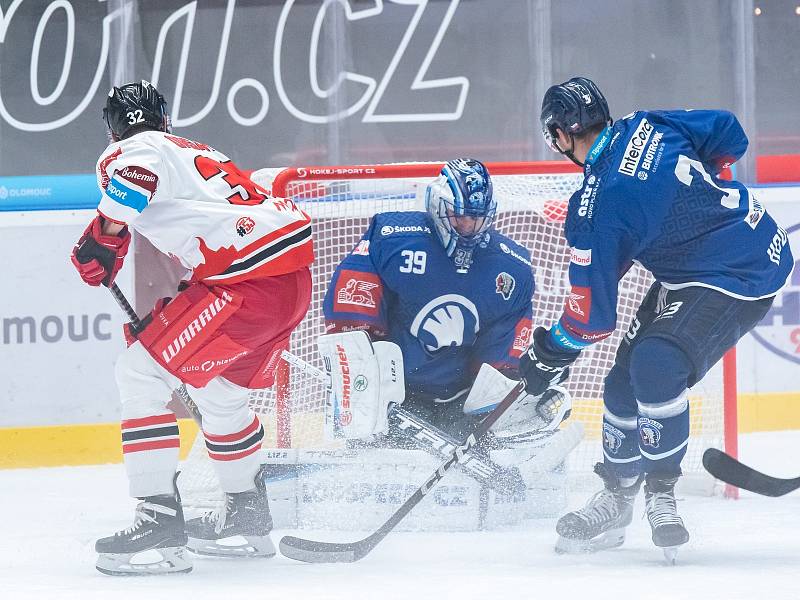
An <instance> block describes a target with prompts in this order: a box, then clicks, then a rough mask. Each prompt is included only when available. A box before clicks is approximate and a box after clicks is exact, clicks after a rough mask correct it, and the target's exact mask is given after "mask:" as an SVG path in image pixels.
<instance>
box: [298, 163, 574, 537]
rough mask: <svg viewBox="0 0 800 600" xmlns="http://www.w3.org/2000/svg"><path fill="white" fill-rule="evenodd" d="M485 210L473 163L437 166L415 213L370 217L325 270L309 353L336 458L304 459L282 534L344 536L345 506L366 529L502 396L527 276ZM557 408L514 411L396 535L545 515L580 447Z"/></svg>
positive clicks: (512, 365) (487, 203)
mask: <svg viewBox="0 0 800 600" xmlns="http://www.w3.org/2000/svg"><path fill="white" fill-rule="evenodd" d="M496 210H497V204H496V201H495V200H494V197H493V194H492V182H491V178H490V175H489V173H488V171H487V169H486V167H485V166H484V165H483V164H482V163H480V162H479V161H477V160H472V159H458V160H453V161H450V162H448V163H447V164H446V165H445V166H444V168H443V169H442V171H441V173H440V175H439V177H437V178H436V179H435V180H434V181H433V182H432V183H431V184H430V185H429V186H428V188H427V192H426V210H425V211H419V212H402V213H400V212H398V213H380V214H376V215H375V216H374V217H373V218H372V220H371V223H370V225H369V227H368V229H367V230H366V232H365V233H364V234H363V236H362V238H361V240H360V241H359V242H358V243H357V245H356V246H355V248H354V249H353V250H352V252H351V253H350V254H349V255H347V256H346V257H345V258H344V259H343V260H342V262H341V263H340V264H339V265H338V267H337V269H336V271H335V273H334V275H333V277H332V279H331V281H330V283H329V286H328V290H327V293H326V296H325V299H324V304H323V310H324V315H325V322H326V330H327V335H323V336H320V338H319V341H318V347H319V351H320V354H321V355H322V357H323V360H324V363H325V365H326V368H327V369H328V371H329V374H330V381H331V385H330V390H329V397H328V406H327V416H326V423H327V427H328V429H329V433H330V435H332V436H334V437H338V438H343V439H345V440H347V442H346V447H347V451H338V452H330V453H323V452H319V453H316V454H315V455H312V456H310V458H309V459H308V460H309V461H310V462H317V463H325V464H324V466H320V464H317V465H316V466H315V467H313V468H311V467H309V469H307V470H306V473H307V474H306V475H305V476H304V479H303V482H302V483H301V484H300V486H299V490H298V497H299V499H298V500H297V502H298V510H299V511H300V512H301V516H300V517H298V519H297V521H298V523H296V524H300V525H303V524H308V525H311V526H322V525H325V526H329V525H330V524H331V523H333V522H336V521H339V522H344V523H347V526H354V524H353V523H352V520H351V519H348V517H347V515H348V514H350V515H352V506H343V505H348V504H350V505H352V504H356V503H359V504H361V506H360V507H359V512H358V518H359V519H362V521H360V522H359V523H358V524H357V525H358V526H361V527H364V528H367V527H370V526H372V525H373V522H372V521H368V520H367V519H369V518H370V515H369V511H368V510H364V509H365V506H366V505H368V504H370V503H372V504H381V503H383V504H398V503H399V502H401V501H402V500H403V499H404V497H405V495H407V494H408V492H409V490H413V488H415V487H416V486H417V485H418V484H419V479H420V477H421V476H422V475H421V473H424V472H426V471H427V472H429V471H430V470H431V468H435V467H436V465H437V464H438V463H439V462H441V460H442V459H443V458H446V457H447V456H448V455H449V453H450V452H451V451H452V449H453V448H454V447H455V446H456V445H458V444H460V443H461V442H462V441H463V439H464V438H465V437H466V436H468V435H469V434H470V433H471V432H472V431H473V430H474V428H475V427H476V425H477V423H479V422H480V420H481V419H482V418H483V416H484V415H485V414H486V413H487V412H488V411H490V410H491V409H492V408H493V407H494V406H495V405H496V404H498V403H499V402H500V401H501V400H502V398H503V397H504V396H505V395H506V394H507V393H508V392H509V390H510V389H511V388H513V387H514V385H515V383H516V379H518V376H517V375H516V372H517V366H518V362H519V357H520V355H521V354H522V353H523V352H524V351H525V349H526V348H527V347H528V343H529V333H530V331H531V319H532V296H533V292H534V281H533V270H532V265H531V259H530V253H529V252H528V250H526V249H525V248H523V247H522V246H520V245H518V244H516V243H515V242H514V241H512V240H511V239H509V238H508V237H506V236H504V235H502V234H500V233H499V232H498V231H496V230H495V229H494V228H493V221H494V217H495V214H496ZM569 410H570V400H569V396H568V395H567V394H566V392H565V391H564V390H563V389H560V388H553V389H551V390H548V391H547V392H546V393H545V394H543V395H541V396H538V397H532V396H525V397H523V398H520V399H518V401H517V402H516V403H515V404H514V405H513V406H512V408H511V409H509V410H508V411H507V412H506V413H505V414H504V415H503V417H502V418H501V420H500V421H498V423H496V424H495V425H494V427H493V430H492V431H490V433H489V434H488V435H486V436H484V437H483V438H482V440H481V442H480V443H479V445H478V447H477V448H476V449H475V450H474V451H473V452H472V453H471V454H470V455H469V456H468V457H467V459H466V460H465V461H463V463H462V464H461V465H460V467H461V468H460V473H456V474H453V476H451V477H449V478H448V480H446V482H445V484H443V485H442V486H440V489H439V490H437V492H436V494H434V499H433V500H432V501H431V505H430V506H429V510H427V511H417V513H418V514H417V515H415V518H412V519H410V520H409V523H408V524H407V527H410V528H414V527H424V528H426V529H428V528H446V529H470V528H475V527H481V526H491V525H492V524H493V523H495V524H508V521H507V520H504V519H506V518H511V517H510V515H511V514H512V513H513V515H514V517H513V518H519V517H520V515H525V514H526V512H529V509H530V511H532V512H533V514H554V511H557V510H558V509H559V508H560V506H561V503H562V502H563V493H564V492H563V489H564V488H563V472H562V473H561V479H559V474H558V473H555V474H554V473H553V470H554V468H556V467H557V466H558V465H560V464H561V463H562V462H563V460H564V458H565V456H566V455H567V453H568V452H569V451H570V450H571V449H572V448H573V447H574V446H575V445H576V444H577V443H578V441H579V439H580V428H579V426H578V425H574V426H571V427H564V428H559V425H560V424H561V422H562V420H563V419H564V418H566V416H568V414H569ZM306 456H308V454H307V453H306ZM343 482H347V483H343ZM489 494H491V495H493V496H490V495H489ZM541 494H544V495H546V496H547V500H546V501H545V502H542V501H540V500H541ZM537 495H538V496H539V500H538V501H537V500H536V498H535V497H536V496H537ZM492 498H493V499H492ZM487 503H488V505H489V506H490V508H489V509H488V512H487V509H486V505H487ZM481 506H483V507H484V508H480V507H481ZM509 506H510V507H511V508H512V509H513V510H507V511H506V512H507V513H508V514H507V515H505V516H502V515H494V514H492V512H491V511H493V510H499V509H498V508H497V507H506V508H508V507H509ZM312 509H313V510H312ZM348 509H349V512H348ZM521 509H522V510H521ZM376 510H378V511H379V507H376ZM379 512H380V511H379ZM423 513H424V514H423ZM383 514H385V511H383ZM448 514H449V515H450V516H446V515H448ZM529 516H531V515H529ZM376 518H378V517H377V516H376ZM415 519H416V520H415Z"/></svg>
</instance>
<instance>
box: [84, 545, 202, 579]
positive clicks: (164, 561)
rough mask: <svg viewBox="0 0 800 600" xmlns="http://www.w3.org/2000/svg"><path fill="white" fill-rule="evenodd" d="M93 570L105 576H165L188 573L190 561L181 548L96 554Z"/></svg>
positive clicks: (190, 565)
mask: <svg viewBox="0 0 800 600" xmlns="http://www.w3.org/2000/svg"><path fill="white" fill-rule="evenodd" d="M95 568H96V569H97V570H98V571H100V572H101V573H104V574H105V575H116V576H128V575H134V576H136V575H166V574H169V573H189V572H190V571H191V570H192V560H191V559H190V558H189V556H188V555H187V554H186V552H185V549H184V548H183V547H182V546H180V547H173V548H152V549H150V550H143V551H141V552H130V553H121V554H111V553H102V554H98V556H97V564H96V565H95Z"/></svg>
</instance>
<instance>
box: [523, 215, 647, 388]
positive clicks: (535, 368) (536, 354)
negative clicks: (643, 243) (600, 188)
mask: <svg viewBox="0 0 800 600" xmlns="http://www.w3.org/2000/svg"><path fill="white" fill-rule="evenodd" d="M570 241H571V243H572V244H573V246H572V249H571V257H570V265H569V280H570V285H571V290H570V294H569V296H568V297H567V299H566V302H565V303H564V312H563V313H562V315H561V317H560V318H559V320H558V321H557V322H556V324H555V325H553V327H551V328H550V329H549V330H548V329H544V328H543V327H538V328H537V329H535V330H534V332H533V340H532V343H531V345H530V347H529V348H528V351H527V352H526V353H525V354H524V355H523V356H522V357H521V359H520V373H521V374H522V377H523V378H524V379H525V382H526V390H527V391H528V393H529V394H532V395H539V394H542V393H543V392H544V391H545V390H546V389H548V388H549V387H551V386H553V385H557V384H559V383H561V382H563V381H564V380H565V379H566V378H567V377H568V375H569V366H570V365H571V364H572V363H573V362H575V360H576V359H577V358H578V356H579V355H580V353H581V351H582V350H583V349H584V348H586V347H587V346H589V345H591V344H594V343H596V342H598V341H600V340H602V339H605V338H606V337H608V336H609V335H611V334H612V333H613V332H614V329H616V322H617V286H618V282H619V279H620V278H621V277H622V275H624V273H625V271H626V270H627V268H628V267H629V265H630V261H631V258H632V257H633V256H634V248H635V246H636V244H637V241H636V240H635V239H634V238H632V237H631V236H630V235H629V234H628V233H627V232H626V231H623V230H616V231H615V230H605V231H602V232H597V231H592V232H590V233H584V234H578V235H575V236H573V237H572V239H571V240H570Z"/></svg>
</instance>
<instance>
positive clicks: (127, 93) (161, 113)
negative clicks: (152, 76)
mask: <svg viewBox="0 0 800 600" xmlns="http://www.w3.org/2000/svg"><path fill="white" fill-rule="evenodd" d="M103 120H104V121H105V122H106V125H108V131H109V134H110V136H111V138H112V139H113V140H121V139H122V138H124V137H125V134H126V133H128V131H130V130H131V129H133V128H142V129H155V130H157V131H165V132H167V133H169V132H170V131H171V129H172V128H171V124H170V119H169V113H168V112H167V101H166V100H164V96H162V95H161V94H159V93H158V90H157V89H156V88H155V87H154V86H153V84H152V83H150V82H149V81H145V80H144V79H142V81H140V82H137V83H127V84H125V85H122V86H120V87H112V88H111V89H110V90H109V92H108V99H107V100H106V107H105V108H104V109H103Z"/></svg>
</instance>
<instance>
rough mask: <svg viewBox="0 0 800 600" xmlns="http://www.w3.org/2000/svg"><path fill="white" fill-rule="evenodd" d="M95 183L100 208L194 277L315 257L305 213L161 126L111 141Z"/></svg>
mask: <svg viewBox="0 0 800 600" xmlns="http://www.w3.org/2000/svg"><path fill="white" fill-rule="evenodd" d="M97 183H98V185H99V186H100V189H101V191H102V193H103V195H102V199H101V200H100V204H99V206H98V207H97V210H98V212H99V213H100V214H101V215H103V217H105V218H106V219H109V220H111V221H114V222H117V223H124V224H127V225H131V226H132V227H133V228H134V229H135V230H136V231H138V232H139V233H140V234H142V235H143V236H144V237H146V238H147V239H148V240H149V241H150V242H151V243H152V244H153V245H154V246H155V247H156V248H158V249H159V250H160V251H161V252H163V253H164V254H167V255H169V256H171V257H174V258H176V259H178V260H179V261H180V262H181V264H182V265H183V266H185V267H186V268H187V269H190V270H191V271H192V277H191V280H192V281H201V280H202V281H206V282H207V283H236V282H239V281H245V280H248V279H255V278H260V277H268V276H274V275H282V274H284V273H291V272H293V271H297V270H298V269H301V268H303V267H306V266H308V265H309V264H311V262H312V261H313V260H314V250H313V243H312V240H311V219H310V218H309V216H308V215H307V214H306V213H305V212H303V211H302V210H300V209H298V208H297V207H296V206H295V205H294V203H293V202H292V201H291V200H287V199H282V198H274V197H272V196H271V195H270V193H269V191H267V190H265V189H264V188H262V187H260V186H258V185H256V184H255V183H253V182H252V181H251V180H250V179H249V177H247V175H245V174H244V173H243V172H241V171H240V170H239V168H238V167H237V166H236V165H235V164H234V163H233V162H232V161H231V160H230V159H229V158H228V157H227V156H225V155H224V154H222V153H221V152H218V151H216V150H214V149H213V148H211V147H210V146H207V145H205V144H202V143H199V142H195V141H192V140H187V139H185V138H182V137H178V136H175V135H172V134H169V133H163V132H161V131H145V132H142V133H138V134H136V135H134V136H132V137H130V138H127V139H125V140H121V141H119V142H113V143H112V144H110V145H109V146H108V148H106V150H105V152H104V153H103V154H102V156H101V157H100V159H99V160H98V161H97Z"/></svg>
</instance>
